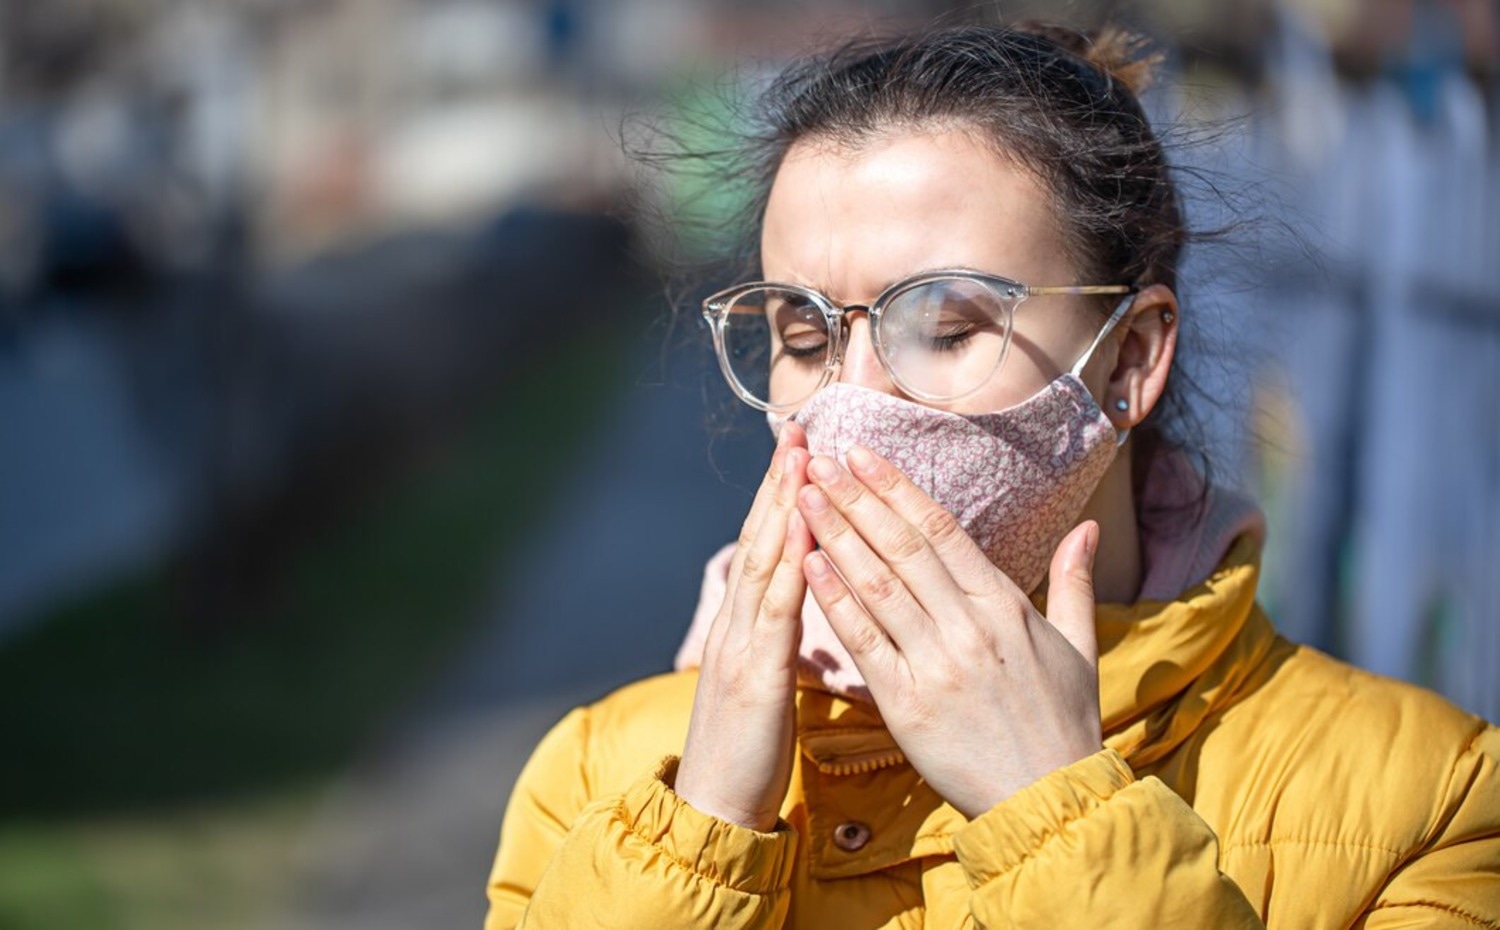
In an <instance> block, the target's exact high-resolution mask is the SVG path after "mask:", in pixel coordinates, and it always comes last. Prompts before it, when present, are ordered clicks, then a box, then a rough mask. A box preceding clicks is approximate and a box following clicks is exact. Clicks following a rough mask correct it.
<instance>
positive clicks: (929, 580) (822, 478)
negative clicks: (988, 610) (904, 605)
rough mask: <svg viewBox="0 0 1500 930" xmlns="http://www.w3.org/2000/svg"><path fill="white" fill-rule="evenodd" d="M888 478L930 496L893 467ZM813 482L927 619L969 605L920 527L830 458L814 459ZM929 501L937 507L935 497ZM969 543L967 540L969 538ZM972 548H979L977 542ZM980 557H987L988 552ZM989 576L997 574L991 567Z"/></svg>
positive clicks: (939, 510)
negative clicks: (910, 593) (888, 568)
mask: <svg viewBox="0 0 1500 930" xmlns="http://www.w3.org/2000/svg"><path fill="white" fill-rule="evenodd" d="M851 455H852V453H851ZM887 464H889V463H887ZM886 475H887V476H889V478H890V479H892V480H897V481H900V482H904V483H905V484H906V485H908V486H911V488H912V490H913V491H916V493H917V494H920V495H921V496H922V497H926V495H925V494H921V492H920V491H917V490H916V487H915V486H914V485H911V482H910V481H908V480H907V478H906V476H904V475H902V474H901V473H900V471H899V470H898V469H896V468H895V467H894V466H889V467H888V468H887V469H886ZM808 480H809V481H810V482H811V483H813V484H816V485H817V487H818V488H819V489H820V490H822V491H823V492H824V493H825V494H827V495H828V497H829V499H830V500H832V501H833V503H834V506H835V507H837V508H838V510H839V512H840V513H841V514H843V516H844V517H845V518H846V519H847V520H848V521H849V523H850V525H852V526H853V527H854V528H855V530H856V531H857V532H858V533H859V535H860V536H861V537H862V538H863V539H864V540H865V542H866V543H868V544H869V546H870V549H871V550H872V551H873V552H874V553H875V555H876V557H878V558H879V559H880V560H881V561H882V562H884V563H885V564H886V565H889V566H890V568H891V570H892V571H894V572H895V573H896V576H897V577H898V578H900V579H901V580H902V581H903V582H904V583H905V584H906V587H907V589H908V590H910V591H911V592H912V594H913V596H915V597H916V599H917V601H918V602H919V603H920V604H921V605H922V608H923V609H924V610H926V612H927V613H928V614H930V615H932V616H943V615H945V614H949V613H952V612H953V611H955V610H961V609H963V607H964V606H965V605H964V604H963V603H961V602H962V601H963V600H964V595H965V594H966V593H967V592H965V591H964V589H963V588H962V587H961V586H960V585H959V584H958V582H957V581H955V580H954V577H953V571H952V569H951V568H950V567H949V566H948V565H947V564H946V563H945V562H944V561H943V558H942V556H941V555H940V554H939V553H938V551H937V550H936V549H935V548H934V547H933V546H932V544H931V543H929V542H928V540H927V538H926V536H925V535H924V532H923V529H922V528H921V527H919V526H918V525H915V524H913V523H911V522H910V521H908V520H905V519H903V518H902V517H901V516H900V515H899V514H897V513H896V512H895V510H893V509H892V508H891V507H890V506H889V505H888V504H887V503H886V502H885V501H884V500H883V499H881V498H880V497H879V496H877V494H875V493H873V491H872V489H871V488H870V487H868V486H867V485H866V484H864V483H863V482H862V481H858V480H856V479H855V478H854V477H853V476H852V475H851V474H850V473H849V472H847V471H845V470H844V469H842V468H839V467H838V465H837V464H836V463H835V462H834V461H833V460H832V459H830V458H826V457H822V456H819V457H817V458H815V459H813V460H812V462H811V463H810V464H809V465H808ZM928 501H929V503H932V501H931V498H928ZM932 506H933V507H934V508H935V510H936V511H937V513H938V514H941V515H942V516H943V517H944V518H945V519H946V520H947V521H948V522H949V523H951V524H952V525H953V527H954V528H955V531H956V532H958V533H959V534H960V535H963V530H962V529H958V524H957V521H955V520H953V518H952V517H951V516H949V515H948V512H947V511H946V510H943V509H942V508H941V507H938V506H937V504H936V503H932ZM964 538H965V539H968V537H967V536H964ZM969 546H970V548H974V544H973V542H972V541H970V542H969ZM976 552H977V549H976ZM978 555H979V558H981V559H983V558H984V554H983V553H978ZM835 561H836V562H837V559H835ZM986 564H988V563H986ZM839 567H840V569H842V568H843V564H842V563H839ZM990 574H994V569H993V568H992V567H991V568H990Z"/></svg>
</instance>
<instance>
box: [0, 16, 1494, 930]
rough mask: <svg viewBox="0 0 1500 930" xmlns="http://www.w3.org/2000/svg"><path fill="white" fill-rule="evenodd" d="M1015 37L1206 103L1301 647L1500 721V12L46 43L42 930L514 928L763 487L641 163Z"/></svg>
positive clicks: (1183, 110)
mask: <svg viewBox="0 0 1500 930" xmlns="http://www.w3.org/2000/svg"><path fill="white" fill-rule="evenodd" d="M1002 7H1003V12H1004V13H1005V15H1006V16H1008V17H1012V18H1015V17H1021V16H1026V15H1041V16H1045V17H1047V18H1050V19H1056V20H1062V21H1067V22H1074V23H1082V24H1088V23H1092V22H1097V21H1098V20H1099V19H1100V18H1101V17H1102V16H1104V15H1106V14H1109V15H1113V17H1114V18H1115V19H1117V20H1121V21H1125V22H1128V23H1133V24H1135V25H1137V26H1139V27H1140V28H1142V29H1145V30H1146V31H1148V32H1149V34H1151V35H1152V36H1154V37H1155V38H1156V39H1157V41H1158V42H1159V43H1160V45H1161V47H1162V48H1163V49H1164V50H1165V51H1166V52H1167V53H1168V58H1167V62H1166V65H1165V67H1164V70H1163V74H1162V76H1161V79H1160V80H1159V82H1158V84H1157V85H1156V86H1155V87H1154V88H1153V90H1152V91H1151V92H1150V95H1149V101H1148V102H1149V105H1150V107H1151V109H1152V110H1153V112H1154V113H1156V115H1157V118H1158V121H1159V125H1160V126H1161V129H1162V134H1163V136H1164V137H1165V138H1167V139H1168V141H1169V143H1170V144H1171V145H1172V147H1173V153H1174V156H1173V157H1174V158H1175V159H1176V160H1177V161H1178V164H1179V165H1180V167H1182V168H1183V175H1184V179H1185V181H1186V182H1187V187H1188V195H1189V202H1190V209H1191V211H1192V215H1193V217H1194V218H1195V220H1196V222H1197V223H1198V224H1199V225H1200V226H1203V227H1206V228H1211V227H1216V226H1221V225H1224V224H1226V223H1230V224H1233V226H1234V229H1233V234H1232V235H1231V236H1230V237H1228V238H1227V240H1225V241H1223V242H1215V243H1214V244H1212V245H1204V246H1202V247H1199V248H1197V249H1195V250H1194V251H1193V252H1192V253H1191V254H1190V257H1189V268H1188V270H1187V271H1186V273H1185V280H1184V285H1183V291H1184V294H1183V299H1184V307H1185V312H1184V326H1185V335H1184V339H1185V340H1186V348H1185V353H1184V354H1185V356H1186V359H1187V361H1186V364H1187V365H1188V367H1187V368H1186V369H1185V373H1186V374H1190V375H1191V376H1192V377H1193V378H1194V380H1195V381H1196V382H1197V383H1198V384H1199V385H1200V386H1201V387H1202V388H1203V390H1202V393H1201V396H1200V397H1199V401H1198V404H1197V413H1198V417H1199V420H1200V421H1201V423H1202V424H1203V427H1204V429H1203V432H1204V436H1203V440H1204V444H1205V447H1206V448H1207V449H1208V451H1209V453H1210V456H1211V458H1212V460H1213V462H1214V465H1215V470H1216V475H1217V477H1218V479H1219V480H1221V481H1222V482H1224V483H1226V484H1232V485H1236V486H1239V487H1241V488H1243V489H1245V490H1247V491H1248V492H1250V493H1251V494H1253V495H1255V496H1256V497H1257V498H1258V499H1259V500H1261V501H1262V502H1263V504H1264V506H1265V508H1266V510H1267V512H1268V515H1269V517H1270V534H1271V539H1270V544H1269V546H1268V549H1267V556H1266V585H1265V597H1264V600H1265V602H1266V604H1267V606H1268V608H1269V609H1270V610H1271V612H1272V615H1273V617H1274V618H1275V619H1276V620H1277V622H1278V624H1279V625H1280V626H1281V627H1282V628H1283V629H1284V630H1285V631H1286V632H1287V633H1288V634H1289V635H1291V636H1292V637H1294V638H1297V639H1301V640H1303V641H1307V642H1311V643H1313V644H1316V645H1318V646H1320V647H1321V648H1324V649H1328V650H1330V651H1333V652H1335V653H1337V654H1339V655H1342V656H1344V657H1347V658H1350V659H1351V660H1353V661H1356V662H1358V663H1360V664H1363V665H1366V666H1368V667H1370V668H1374V669H1376V670H1378V671H1381V672H1384V673H1386V674H1391V675H1396V676H1400V677H1404V678H1408V679H1411V680H1415V681H1419V682H1422V683H1424V684H1427V685H1429V686H1431V687H1434V688H1437V689H1438V690H1440V691H1443V692H1444V693H1446V694H1448V695H1449V696H1451V697H1452V698H1453V699H1454V700H1456V701H1458V702H1459V703H1461V704H1463V705H1464V706H1466V707H1468V708H1469V709H1471V710H1473V711H1475V712H1478V713H1481V714H1484V715H1487V716H1489V717H1490V718H1491V719H1495V718H1496V717H1497V716H1500V682H1497V678H1500V676H1497V675H1496V674H1495V671H1494V670H1495V669H1496V668H1500V557H1497V555H1496V553H1497V552H1500V412H1497V410H1496V399H1497V398H1500V102H1497V101H1500V93H1497V91H1500V83H1497V82H1500V0H1283V2H1280V3H1278V2H1276V0H1256V2H1243V3H1241V2H1235V3H1211V2H1208V0H1139V2H1136V3H1131V4H1125V5H1121V4H1111V5H1110V6H1109V8H1108V9H1105V7H1104V6H1103V5H1100V4H1091V3H1087V2H1075V3H1068V4H1050V5H1049V4H1042V3H1027V2H1007V3H1005V4H969V5H965V6H962V7H960V6H955V5H953V4H946V3H938V2H916V0H910V2H902V0H886V2H873V0H870V2H832V0H826V2H806V0H804V2H798V3H791V2H758V3H750V2H731V0H715V2H709V0H609V2H606V0H556V2H543V0H529V2H527V0H46V2H38V0H4V2H0V928H4V930H12V928H33V927H35V928H49V930H55V928H72V927H89V928H94V930H99V928H137V927H141V928H144V927H150V928H154V930H174V928H189V927H192V928H201V927H213V928H261V927H268V928H270V927H274V928H289V927H290V928H298V927H309V928H313V927H345V926H347V927H356V926H357V927H361V928H366V930H368V928H371V927H391V928H395V927H402V928H407V927H424V928H425V927H450V926H451V927H474V926H478V925H479V923H480V921H481V919H482V916H483V911H484V901H483V885H484V881H485V877H486V874H487V871H488V867H489V863H490V859H491V857H492V855H493V851H494V844H495V839H496V835H497V831H498V828H499V823H500V815H501V811H502V808H503V805H504V803H505V800H506V797H507V795H508V792H509V789H510V785H511V782H512V780H513V779H514V777H515V775H516V773H517V772H518V771H519V768H520V766H521V764H522V763H523V762H524V760H525V758H526V756H527V754H528V753H529V751H530V749H531V748H532V746H533V745H534V743H535V741H536V740H537V739H538V738H539V737H540V735H541V734H542V733H543V732H544V731H545V729H546V728H547V727H548V726H550V724H551V723H552V722H553V721H555V720H556V719H557V718H558V717H560V716H561V714H562V713H563V712H564V711H565V710H566V709H567V708H568V707H569V706H571V705H573V704H575V703H577V702H580V701H586V700H590V699H593V698H596V697H598V696H600V695H602V694H603V693H605V692H606V691H608V690H609V689H611V688H613V687H615V686H616V685H619V684H621V683H623V682H625V681H628V680H630V679H633V678H636V677H639V676H641V675H645V674H649V673H653V672H657V671H663V670H666V669H667V668H668V667H669V666H670V663H671V659H672V655H673V653H674V651H675V648H676V645H677V642H678V640H679V638H680V637H681V635H682V633H683V632H684V630H685V629H686V625H687V622H688V619H689V618H690V616H691V614H692V610H693V607H694V604H695V601H696V593H697V585H698V580H699V577H700V574H701V570H702V565H703V562H704V560H706V559H707V558H708V557H709V555H711V554H712V552H713V551H714V550H715V549H717V548H718V547H719V546H720V545H722V544H723V543H725V542H727V541H729V540H730V539H732V538H733V534H734V532H735V530H736V528H737V526H738V523H739V521H740V519H741V518H742V516H743V513H744V510H745V508H746V507H747V506H748V502H749V499H750V488H752V487H753V486H754V483H755V481H756V480H757V479H758V475H759V473H760V471H761V469H762V467H763V463H764V462H765V461H766V457H767V455H768V453H769V438H768V435H767V431H766V430H765V428H764V425H763V422H761V421H760V420H759V418H758V417H756V416H755V415H753V414H752V413H751V412H749V411H748V410H744V411H741V410H737V409H736V408H735V406H734V404H733V402H732V400H731V398H730V396H729V393H728V390H727V389H726V388H724V387H723V386H722V384H721V383H720V382H719V379H718V374H717V371H716V369H714V368H713V363H712V359H711V350H710V348H709V346H708V341H707V339H706V334H705V333H704V332H703V331H702V330H701V329H700V328H699V327H698V326H697V325H696V324H697V321H696V319H695V318H694V315H693V314H692V313H691V312H688V313H684V314H683V315H682V316H681V317H680V318H674V316H673V314H672V310H671V306H672V302H671V301H670V300H669V295H676V296H677V297H679V298H681V300H680V304H681V305H683V306H689V307H690V306H691V297H692V295H693V292H694V291H693V286H677V285H671V284H670V282H671V281H674V280H677V279H676V278H674V277H673V276H672V272H673V271H674V270H675V269H676V268H678V267H679V266H680V264H681V263H682V262H683V261H684V260H688V259H694V258H698V257H701V256H702V255H703V254H706V250H707V249H708V247H709V246H711V245H712V243H711V242H704V241H700V240H698V239H695V238H694V235H693V234H692V232H691V227H690V226H689V225H686V224H685V225H682V226H681V227H680V228H676V229H674V228H673V227H672V225H671V222H670V221H671V220H672V219H673V218H675V219H677V220H684V219H687V220H692V219H698V220H702V219H710V220H711V219H712V218H713V217H714V216H715V215H716V211H724V210H727V209H728V208H729V206H732V204H729V203H727V202H726V200H725V197H724V196H723V191H721V190H718V189H714V188H711V187H705V186H704V184H703V183H702V181H701V179H700V180H699V181H697V182H695V181H694V179H693V178H692V177H691V176H682V175H676V176H674V175H670V174H669V175H659V174H651V173H649V172H645V171H644V166H643V165H642V164H641V163H640V162H638V161H633V160H632V159H631V158H629V157H627V156H626V155H625V154H624V153H623V151H624V149H625V148H626V147H627V146H625V145H623V144H622V142H623V140H626V139H629V138H631V130H630V129H629V127H630V126H632V125H646V126H649V125H667V126H672V125H674V120H676V119H677V118H678V117H679V116H683V115H686V114H692V115H693V118H692V119H691V120H687V121H684V122H681V123H680V126H681V127H685V128H683V130H682V133H680V134H686V135H687V136H688V137H689V138H690V139H691V133H692V131H693V129H692V127H694V126H701V125H703V123H702V121H701V120H700V119H699V118H698V117H700V116H702V115H703V114H705V113H709V114H712V113H714V112H715V111H716V109H717V110H718V111H720V113H721V115H723V116H725V117H726V118H729V119H731V120H732V119H733V117H734V112H733V109H732V107H731V106H730V105H729V104H728V103H726V102H725V101H728V100H732V99H734V98H735V97H736V96H737V95H738V93H739V92H740V91H742V90H746V89H753V87H755V86H756V85H757V84H758V82H760V81H762V80H763V79H764V77H765V75H766V74H768V73H771V72H772V71H774V69H775V67H776V66H777V64H778V63H779V62H783V61H785V60H787V58H788V57H790V56H792V55H795V54H796V53H798V52H799V51H803V50H806V49H808V48H811V47H813V46H815V45H817V44H818V43H820V42H826V41H828V40H830V39H833V38H836V37H840V36H846V35H849V34H851V33H857V32H864V31H871V30H878V29H886V28H901V27H903V26H920V25H926V24H930V23H933V22H938V21H957V20H961V19H967V18H972V17H975V16H979V17H985V16H988V17H998V16H999V15H1000V9H1001V8H1002ZM643 114H649V118H647V119H644V120H642V119H641V117H642V116H643ZM698 141H699V142H700V143H705V144H706V142H711V140H703V139H701V138H700V139H699V140H698ZM663 218H666V219H667V220H668V221H669V222H667V223H666V224H665V225H663V223H662V222H660V221H661V220H662V219H663ZM712 283H723V282H713V281H709V282H704V284H705V285H707V284H712Z"/></svg>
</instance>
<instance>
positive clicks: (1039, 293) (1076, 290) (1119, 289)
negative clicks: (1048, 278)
mask: <svg viewBox="0 0 1500 930" xmlns="http://www.w3.org/2000/svg"><path fill="white" fill-rule="evenodd" d="M1135 291H1136V288H1135V287H1134V286H1132V285H1129V284H1074V285H1062V286H1058V287H1027V288H1026V296H1027V297H1052V296H1072V297H1091V296H1093V295H1095V294H1134V293H1135Z"/></svg>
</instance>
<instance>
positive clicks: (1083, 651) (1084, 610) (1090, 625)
mask: <svg viewBox="0 0 1500 930" xmlns="http://www.w3.org/2000/svg"><path fill="white" fill-rule="evenodd" d="M1098 548H1099V524H1097V523H1095V522H1094V521H1093V520H1085V521H1083V522H1082V523H1080V524H1078V526H1076V527H1074V528H1073V531H1072V532H1071V533H1069V534H1068V535H1067V536H1065V537H1063V541H1062V542H1061V543H1060V544H1059V545H1058V547H1057V551H1056V552H1055V553H1053V554H1052V567H1051V569H1050V570H1049V572H1048V575H1047V579H1048V580H1047V620H1048V622H1049V623H1051V624H1052V625H1053V626H1055V627H1056V628H1057V631H1058V632H1059V633H1061V634H1062V635H1063V638H1065V639H1066V640H1067V641H1068V642H1069V643H1070V644H1072V646H1073V648H1074V649H1077V650H1078V654H1079V655H1081V656H1083V658H1084V660H1085V661H1087V662H1088V664H1089V666H1090V667H1092V668H1098V667H1099V634H1098V633H1097V632H1096V631H1095V628H1094V554H1095V552H1097V551H1098Z"/></svg>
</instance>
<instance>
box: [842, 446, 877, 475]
mask: <svg viewBox="0 0 1500 930" xmlns="http://www.w3.org/2000/svg"><path fill="white" fill-rule="evenodd" d="M848 459H849V467H850V468H853V469H854V470H855V471H862V472H865V473H866V474H868V473H869V472H872V471H874V470H875V456H874V454H873V453H871V452H870V450H869V449H866V448H865V447H864V446H855V447H854V448H852V449H850V450H849V455H848Z"/></svg>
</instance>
